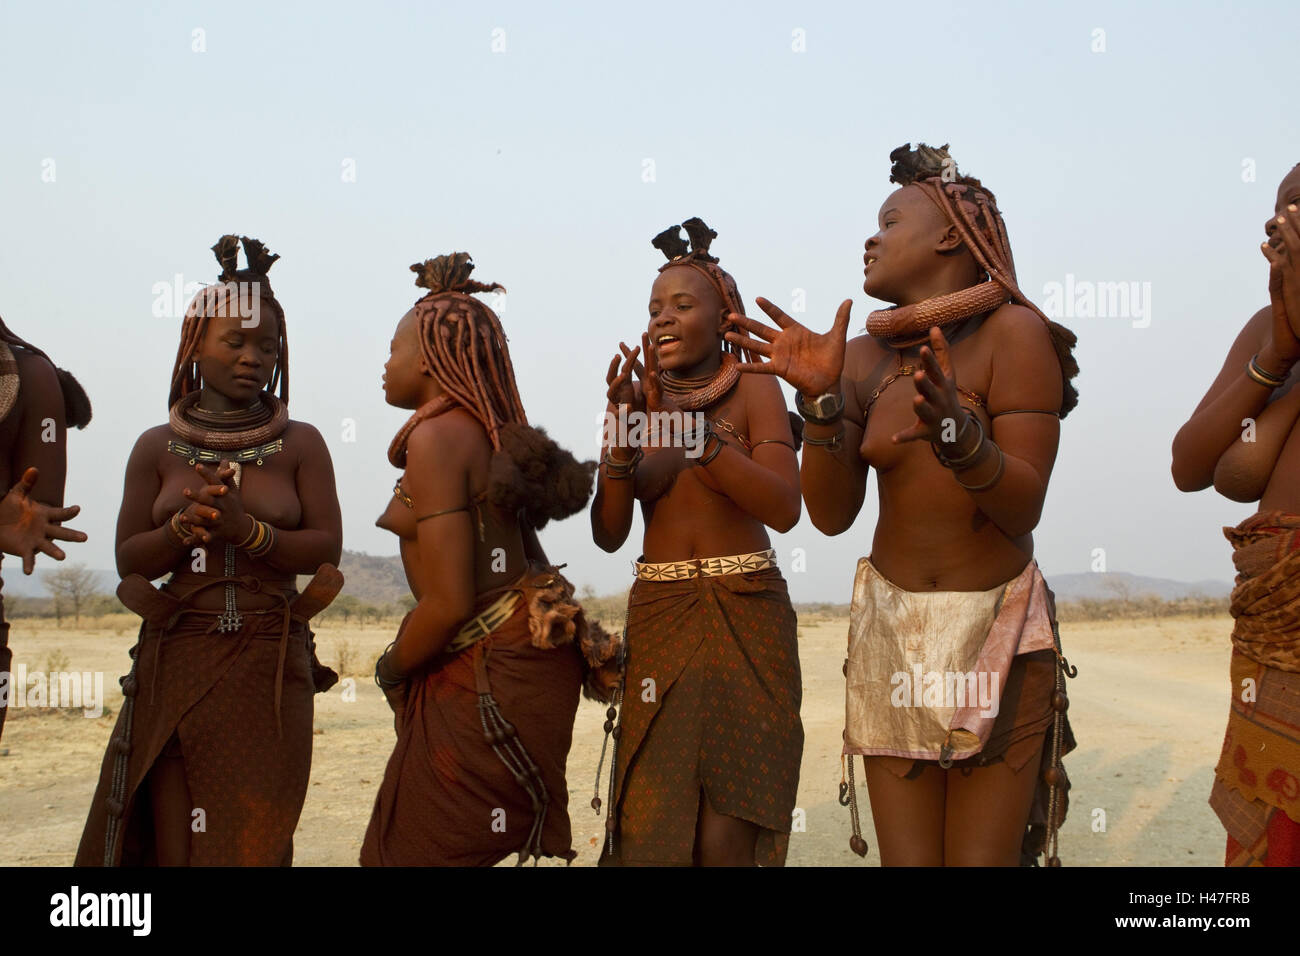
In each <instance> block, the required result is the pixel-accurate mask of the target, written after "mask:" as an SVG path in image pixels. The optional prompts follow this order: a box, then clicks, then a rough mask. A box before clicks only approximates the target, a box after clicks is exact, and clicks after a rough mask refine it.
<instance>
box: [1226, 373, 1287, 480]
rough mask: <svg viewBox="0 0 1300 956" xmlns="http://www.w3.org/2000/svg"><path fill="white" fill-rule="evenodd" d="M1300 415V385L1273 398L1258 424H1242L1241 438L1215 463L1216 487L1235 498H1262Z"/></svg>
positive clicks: (1238, 433) (1239, 434)
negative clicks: (1244, 425) (1243, 425)
mask: <svg viewBox="0 0 1300 956" xmlns="http://www.w3.org/2000/svg"><path fill="white" fill-rule="evenodd" d="M1261 390H1262V389H1261ZM1298 416H1300V388H1292V389H1290V390H1289V391H1287V392H1286V393H1285V394H1283V395H1282V396H1281V397H1280V398H1278V399H1277V400H1276V401H1273V402H1270V403H1269V405H1268V406H1267V407H1266V408H1265V409H1264V411H1263V412H1261V413H1260V415H1259V417H1258V418H1257V419H1255V420H1254V427H1253V428H1248V427H1243V428H1241V429H1240V430H1239V431H1238V432H1237V440H1236V441H1233V442H1232V444H1230V445H1229V446H1228V450H1227V451H1225V452H1224V453H1223V454H1222V455H1221V456H1219V463H1218V464H1217V465H1215V467H1214V490H1215V491H1217V492H1218V493H1219V494H1221V495H1223V496H1224V497H1225V498H1228V499H1230V500H1232V501H1243V502H1244V501H1258V500H1259V499H1260V498H1262V497H1263V495H1264V489H1265V488H1267V487H1268V481H1269V479H1270V478H1272V477H1273V466H1274V465H1276V464H1277V458H1278V455H1280V454H1281V453H1282V447H1283V446H1284V445H1285V444H1286V442H1287V439H1288V438H1290V437H1291V432H1292V430H1293V429H1294V428H1295V423H1296V418H1297V417H1298Z"/></svg>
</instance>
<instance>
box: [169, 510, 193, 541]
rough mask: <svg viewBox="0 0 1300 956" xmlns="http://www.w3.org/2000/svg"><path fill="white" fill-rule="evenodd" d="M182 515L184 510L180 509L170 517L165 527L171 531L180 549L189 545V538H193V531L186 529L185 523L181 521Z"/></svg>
mask: <svg viewBox="0 0 1300 956" xmlns="http://www.w3.org/2000/svg"><path fill="white" fill-rule="evenodd" d="M184 513H185V509H184V508H182V509H181V510H180V511H178V512H176V513H175V514H174V515H172V517H171V520H170V521H168V522H167V527H168V528H169V529H170V530H171V533H172V534H174V535H175V536H176V543H177V544H179V545H180V546H181V547H185V546H186V545H188V544H189V543H190V538H191V537H193V536H194V529H193V528H190V527H188V526H187V525H186V524H185V522H184V521H182V520H181V515H183V514H184Z"/></svg>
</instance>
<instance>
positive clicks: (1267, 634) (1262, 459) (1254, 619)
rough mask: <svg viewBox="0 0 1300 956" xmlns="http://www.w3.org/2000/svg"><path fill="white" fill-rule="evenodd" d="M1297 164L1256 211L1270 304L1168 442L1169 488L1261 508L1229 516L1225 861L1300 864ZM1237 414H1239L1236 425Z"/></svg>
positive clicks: (1222, 799)
mask: <svg viewBox="0 0 1300 956" xmlns="http://www.w3.org/2000/svg"><path fill="white" fill-rule="evenodd" d="M1297 224H1300V165H1297V166H1295V167H1294V168H1293V169H1292V170H1291V171H1290V172H1289V173H1288V174H1287V175H1286V177H1285V178H1283V180H1282V183H1281V185H1280V186H1278V190H1277V203H1276V205H1275V206H1274V207H1273V214H1272V215H1271V216H1269V218H1268V221H1267V222H1266V223H1265V224H1264V231H1265V234H1266V236H1267V241H1266V242H1264V243H1263V246H1262V250H1263V253H1264V256H1265V258H1267V259H1268V262H1269V283H1268V291H1269V300H1270V303H1269V305H1267V306H1265V307H1264V308H1262V309H1260V310H1259V311H1258V312H1256V313H1255V314H1254V315H1253V316H1251V318H1250V319H1249V320H1248V321H1247V322H1246V325H1245V327H1244V328H1243V329H1242V330H1241V332H1239V333H1238V334H1237V338H1236V341H1234V342H1233V344H1232V347H1231V348H1230V349H1229V351H1228V357H1227V359H1225V360H1224V363H1223V368H1222V369H1221V370H1220V372H1219V375H1218V377H1217V378H1216V379H1215V380H1214V383H1213V384H1212V385H1211V386H1210V389H1209V391H1208V392H1206V393H1205V397H1204V398H1202V399H1201V403H1200V404H1199V405H1197V406H1196V410H1195V411H1194V412H1193V413H1192V417H1191V418H1190V419H1189V420H1188V421H1187V424H1185V425H1184V426H1183V427H1182V428H1181V429H1179V431H1178V435H1177V437H1176V438H1175V439H1174V445H1173V476H1174V483H1175V484H1176V485H1177V486H1178V488H1179V490H1181V491H1200V490H1201V489H1203V488H1208V487H1209V486H1210V485H1211V484H1213V485H1214V489H1215V491H1217V492H1219V493H1220V494H1221V495H1223V496H1224V497H1226V498H1230V499H1231V500H1233V501H1241V502H1258V503H1259V508H1258V510H1257V511H1256V513H1255V514H1253V515H1251V516H1250V517H1249V518H1247V519H1246V520H1245V521H1243V522H1242V523H1241V524H1239V525H1238V526H1237V527H1235V528H1224V529H1223V531H1224V534H1225V535H1227V538H1228V540H1229V541H1230V542H1231V543H1232V548H1233V555H1232V560H1233V564H1234V565H1235V566H1236V568H1237V572H1238V573H1237V583H1236V587H1235V588H1234V589H1233V592H1232V604H1231V612H1232V616H1233V619H1234V625H1233V629H1232V661H1231V678H1232V679H1231V686H1232V690H1231V694H1232V697H1231V709H1230V710H1229V712H1228V729H1227V733H1226V734H1225V735H1224V740H1223V750H1222V752H1221V754H1220V756H1219V763H1218V766H1217V767H1215V768H1214V787H1213V789H1212V790H1211V791H1210V806H1211V807H1213V808H1214V812H1215V813H1217V814H1218V816H1219V820H1220V821H1221V822H1222V823H1223V827H1224V829H1225V830H1227V831H1228V845H1227V852H1226V863H1227V865H1228V866H1300V730H1298V729H1297V728H1300V438H1297V435H1300V388H1297V387H1296V383H1297V382H1298V381H1300V228H1297ZM1243 426H1245V427H1244V428H1243Z"/></svg>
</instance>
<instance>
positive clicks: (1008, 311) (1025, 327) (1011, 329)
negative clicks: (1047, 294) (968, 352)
mask: <svg viewBox="0 0 1300 956" xmlns="http://www.w3.org/2000/svg"><path fill="white" fill-rule="evenodd" d="M981 331H982V332H985V333H986V334H988V335H989V336H990V337H991V338H994V339H996V340H997V341H998V342H999V343H1007V344H1010V343H1012V342H1014V343H1016V344H1018V345H1021V346H1029V347H1033V346H1034V345H1035V344H1041V345H1045V346H1046V347H1048V348H1051V347H1052V337H1051V334H1050V333H1049V332H1048V331H1047V323H1045V322H1044V321H1043V319H1042V317H1041V316H1040V315H1039V314H1038V313H1037V312H1035V311H1034V310H1033V309H1029V308H1026V307H1025V306H1023V305H1016V304H1015V303H1014V302H1008V303H1007V304H1006V305H1003V306H1000V307H999V308H997V309H994V310H993V314H992V315H990V316H989V317H988V318H987V319H985V320H984V325H983V326H982V328H981Z"/></svg>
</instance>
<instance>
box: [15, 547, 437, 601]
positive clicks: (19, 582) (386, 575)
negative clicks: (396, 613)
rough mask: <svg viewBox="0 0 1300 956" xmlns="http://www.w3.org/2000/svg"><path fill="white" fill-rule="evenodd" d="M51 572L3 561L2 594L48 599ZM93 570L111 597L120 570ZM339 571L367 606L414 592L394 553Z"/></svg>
mask: <svg viewBox="0 0 1300 956" xmlns="http://www.w3.org/2000/svg"><path fill="white" fill-rule="evenodd" d="M52 570H55V569H54V568H53V567H48V566H47V567H45V568H38V569H37V570H36V571H35V573H33V574H32V575H31V576H30V577H29V576H28V575H26V574H23V568H22V564H21V562H20V561H19V560H18V559H17V558H10V559H9V560H7V561H5V562H4V566H3V573H4V590H3V591H2V592H0V593H2V594H3V595H4V596H5V597H12V598H38V599H39V598H48V597H49V596H50V592H49V591H47V590H46V589H45V582H44V578H45V575H46V574H48V573H49V572H50V571H52ZM91 570H92V571H93V572H94V574H95V575H96V579H97V584H98V585H99V590H100V591H102V592H103V593H105V594H112V593H113V591H114V590H115V589H116V588H117V582H118V580H119V578H118V576H117V571H116V570H113V569H108V568H92V569H91ZM339 570H340V571H342V572H343V577H344V578H345V579H346V583H345V584H344V585H343V593H344V594H351V595H352V596H354V597H355V598H356V599H357V600H358V601H361V602H362V603H364V604H373V605H375V606H377V607H383V606H385V605H395V604H397V603H398V602H400V601H401V599H402V598H404V597H406V596H407V595H408V594H410V593H411V589H410V588H409V587H407V586H406V572H405V571H403V570H402V559H401V558H400V557H398V556H397V555H395V554H394V555H386V556H383V557H379V556H376V555H371V554H364V553H362V552H360V551H347V550H345V551H344V552H343V559H342V560H341V561H340V562H339ZM306 580H307V577H306V576H301V577H300V578H299V584H300V585H301V584H302V583H304V582H305V581H306Z"/></svg>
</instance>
